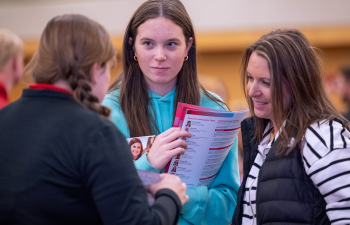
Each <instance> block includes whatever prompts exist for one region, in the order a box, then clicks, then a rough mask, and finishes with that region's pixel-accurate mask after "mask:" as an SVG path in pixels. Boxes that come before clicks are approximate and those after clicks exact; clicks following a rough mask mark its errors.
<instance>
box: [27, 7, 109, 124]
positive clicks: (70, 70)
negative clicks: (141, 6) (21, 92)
mask: <svg viewBox="0 0 350 225" xmlns="http://www.w3.org/2000/svg"><path fill="white" fill-rule="evenodd" d="M115 60H116V58H115V49H114V46H113V43H112V41H111V40H110V38H109V35H108V33H107V31H106V30H105V29H104V28H103V27H102V26H101V25H100V24H98V23H97V22H95V21H93V20H90V19H89V18H87V17H85V16H82V15H75V14H71V15H62V16H57V17H54V18H53V19H51V20H50V22H49V23H48V24H47V25H46V28H45V30H44V32H43V34H42V36H41V38H40V44H39V48H38V51H37V52H36V53H35V55H34V57H33V59H32V60H31V61H30V62H29V64H28V65H27V67H26V71H25V73H27V72H29V71H31V73H32V75H33V78H34V81H35V82H36V83H44V84H54V83H55V82H57V81H60V80H64V81H66V82H68V84H69V85H70V87H71V89H72V90H73V94H74V97H75V99H76V101H77V102H79V103H80V104H81V105H83V106H84V107H86V108H88V109H90V110H92V111H94V112H96V113H98V114H101V115H103V116H106V117H108V116H109V114H110V109H108V108H107V107H104V106H101V105H100V102H99V98H98V97H97V96H95V94H93V93H94V92H93V91H94V90H93V88H92V87H91V86H90V82H91V76H92V74H91V68H92V67H93V65H94V64H95V63H99V64H100V66H101V67H107V65H112V66H113V64H114V63H115ZM105 69H109V68H105Z"/></svg>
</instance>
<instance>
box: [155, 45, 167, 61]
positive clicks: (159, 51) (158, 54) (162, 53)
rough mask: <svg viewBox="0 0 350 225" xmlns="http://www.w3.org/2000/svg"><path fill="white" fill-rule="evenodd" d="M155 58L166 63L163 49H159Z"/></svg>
mask: <svg viewBox="0 0 350 225" xmlns="http://www.w3.org/2000/svg"><path fill="white" fill-rule="evenodd" d="M154 58H155V60H157V61H164V60H165V59H166V54H165V51H164V49H163V48H162V47H158V48H157V50H156V53H155V56H154Z"/></svg>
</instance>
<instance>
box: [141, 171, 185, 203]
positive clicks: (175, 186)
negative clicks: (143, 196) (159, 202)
mask: <svg viewBox="0 0 350 225" xmlns="http://www.w3.org/2000/svg"><path fill="white" fill-rule="evenodd" d="M160 178H161V181H160V182H158V183H156V184H151V185H148V186H146V189H147V191H148V192H150V193H151V194H152V195H153V196H155V195H156V193H157V191H159V190H160V189H164V188H166V189H170V190H172V191H173V192H175V194H176V195H177V196H178V197H179V199H180V201H181V204H182V205H183V204H185V203H186V202H187V201H188V195H186V189H187V186H186V184H185V183H182V182H181V180H180V178H179V177H178V176H175V175H172V174H167V173H162V174H160Z"/></svg>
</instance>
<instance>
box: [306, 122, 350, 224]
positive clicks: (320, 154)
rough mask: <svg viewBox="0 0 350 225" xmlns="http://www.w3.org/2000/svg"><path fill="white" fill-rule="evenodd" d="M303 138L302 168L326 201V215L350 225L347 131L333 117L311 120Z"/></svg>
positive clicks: (339, 222)
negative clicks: (304, 142) (325, 120)
mask: <svg viewBox="0 0 350 225" xmlns="http://www.w3.org/2000/svg"><path fill="white" fill-rule="evenodd" d="M305 140H306V144H305V145H304V148H303V161H304V166H305V170H306V173H307V174H308V175H309V177H310V178H311V180H312V181H313V182H314V184H315V185H316V186H317V188H318V189H319V191H320V193H321V194H322V195H323V197H324V199H325V201H326V203H327V206H326V212H327V216H328V218H329V219H330V221H331V223H332V224H336V225H338V224H350V132H349V131H348V130H346V129H345V128H344V127H343V126H342V125H341V124H340V123H339V122H337V121H336V120H332V121H327V122H325V123H319V124H318V123H315V124H312V125H311V126H310V127H309V128H308V129H307V131H306V133H305Z"/></svg>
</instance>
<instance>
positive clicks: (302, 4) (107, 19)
mask: <svg viewBox="0 0 350 225" xmlns="http://www.w3.org/2000/svg"><path fill="white" fill-rule="evenodd" d="M142 2H144V0H101V1H97V0H0V27H1V28H7V29H10V30H12V31H14V32H15V33H17V34H18V35H20V36H21V37H22V38H23V40H24V41H25V43H26V50H25V61H26V62H28V61H29V60H30V58H31V57H32V56H33V54H34V52H35V50H36V48H37V46H38V42H39V37H40V35H41V32H42V31H43V29H44V27H45V25H46V23H47V22H48V21H49V20H50V19H51V18H52V17H53V16H55V15H60V14H65V13H79V14H84V15H86V16H88V17H90V18H92V19H94V20H96V21H98V22H99V23H101V24H102V25H103V26H104V27H105V28H106V29H107V30H108V32H109V33H110V35H111V37H112V39H113V43H114V44H115V47H116V49H117V51H118V61H119V62H120V53H121V43H122V36H123V33H124V30H125V27H126V25H127V22H128V21H129V19H130V17H131V15H132V13H133V12H134V11H135V10H136V8H137V7H138V6H139V5H141V4H142ZM182 2H183V3H184V5H185V7H186V8H187V10H188V13H189V14H190V16H191V18H192V21H193V24H194V27H195V30H196V37H197V43H198V45H197V49H198V72H199V75H200V79H201V81H202V82H203V84H204V86H206V87H207V88H208V89H210V90H213V91H214V92H216V93H218V94H219V95H221V96H222V97H223V98H224V100H225V101H226V102H227V103H228V104H229V106H230V107H231V109H239V108H244V107H246V105H245V100H244V95H243V93H242V90H241V87H240V80H239V64H240V58H241V55H242V52H243V50H244V49H245V48H246V47H247V46H248V45H250V44H252V43H253V42H254V41H256V40H258V38H259V37H260V36H261V35H262V34H265V33H267V32H269V31H271V30H274V29H277V28H282V29H283V28H297V29H300V30H301V31H302V32H304V34H305V35H306V36H307V37H308V38H309V40H310V41H311V43H312V44H313V45H314V46H315V47H317V48H319V49H320V50H321V51H320V57H321V58H322V59H323V61H324V72H325V82H326V86H327V88H328V89H329V90H330V91H329V94H330V97H331V99H332V100H333V102H334V103H335V104H336V106H337V107H338V108H339V109H340V110H345V106H344V105H343V103H342V102H341V100H340V98H339V96H338V94H337V92H336V91H334V89H335V90H336V88H333V89H332V88H331V87H332V86H334V83H335V82H334V78H335V76H336V74H337V73H338V69H339V66H342V65H345V64H350V13H349V9H350V1H348V0H332V1H331V0H283V1H281V0H260V1H258V0H182ZM120 65H121V64H118V65H117V67H116V68H115V69H114V70H113V71H112V74H113V78H112V80H114V78H115V77H116V76H117V75H118V74H119V73H120V71H121V66H120ZM30 82H31V79H30V78H29V77H24V78H23V79H22V81H21V83H20V84H19V85H18V86H17V87H16V88H15V89H14V90H12V92H11V93H10V100H11V101H14V100H16V99H17V98H19V97H20V95H21V92H22V89H23V88H25V87H27V86H28V85H29V83H30ZM328 89H327V90H328Z"/></svg>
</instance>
